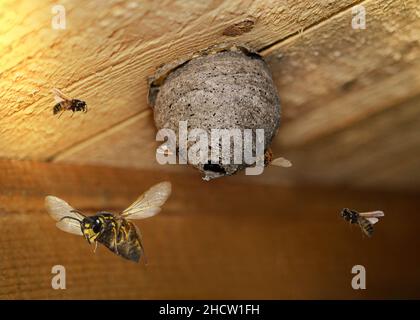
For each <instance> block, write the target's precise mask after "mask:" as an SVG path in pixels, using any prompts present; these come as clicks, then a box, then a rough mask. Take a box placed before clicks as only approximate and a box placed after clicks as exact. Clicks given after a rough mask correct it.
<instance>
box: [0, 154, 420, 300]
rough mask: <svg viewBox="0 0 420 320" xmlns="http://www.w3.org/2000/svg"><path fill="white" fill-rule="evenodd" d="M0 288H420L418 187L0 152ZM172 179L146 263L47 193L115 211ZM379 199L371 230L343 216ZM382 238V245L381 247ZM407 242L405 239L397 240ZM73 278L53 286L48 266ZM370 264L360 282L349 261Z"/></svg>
mask: <svg viewBox="0 0 420 320" xmlns="http://www.w3.org/2000/svg"><path fill="white" fill-rule="evenodd" d="M0 170H1V171H0V172H2V176H1V180H0V231H1V232H0V256H1V257H2V259H1V260H0V297H1V298H6V299H12V298H13V299H15V298H24V299H30V298H40V299H45V298H50V299H54V298H63V299H75V298H77V299H94V298H96V299H108V298H114V299H121V298H127V299H134V298H136V299H137V298H141V299H152V298H156V299H165V298H172V299H176V298H178V299H183V298H189V299H200V298H201V299H206V298H215V299H216V298H220V299H222V298H235V299H241V298H242V299H246V298H266V299H275V298H300V299H305V298H319V299H322V298H346V299H354V298H359V299H360V298H419V297H420V291H419V288H420V276H419V273H418V268H419V266H420V260H419V257H418V255H417V254H416V252H417V248H418V241H419V231H420V230H419V225H420V224H419V221H418V219H419V216H418V214H417V212H416V210H415V208H417V207H418V205H419V200H418V199H419V198H418V195H416V194H413V195H410V194H398V193H378V192H371V193H366V192H360V191H352V190H346V189H325V188H281V187H263V186H258V185H254V186H249V185H243V184H237V183H233V182H232V181H233V180H215V181H211V182H210V183H205V182H201V181H200V180H199V179H196V177H191V176H188V175H185V174H182V175H180V174H171V175H167V174H164V173H162V172H148V171H140V170H138V171H136V170H131V169H117V168H107V167H94V166H74V165H63V164H46V163H34V162H18V161H1V162H0ZM163 179H170V180H171V181H172V183H173V187H174V189H173V195H172V196H171V198H170V199H169V201H168V202H167V205H165V207H164V210H163V211H162V213H161V214H159V215H158V216H156V217H154V218H151V219H147V220H144V221H139V222H138V225H139V227H140V228H141V230H142V232H143V236H144V241H145V247H146V250H147V255H148V260H149V264H148V265H147V266H144V265H137V264H133V263H131V262H127V261H124V260H122V259H121V258H119V257H117V256H115V255H113V254H112V253H110V252H108V251H107V250H106V249H104V248H103V247H99V248H98V251H97V252H96V254H93V253H92V249H91V248H89V247H88V246H87V245H86V242H85V241H84V240H83V239H81V238H78V237H76V236H73V235H69V234H64V233H63V232H62V231H60V230H58V229H56V227H55V226H54V222H53V221H52V220H51V218H50V217H48V215H47V213H46V212H45V210H44V208H43V198H44V196H45V195H46V194H55V195H58V196H60V197H63V198H64V199H66V200H68V201H69V202H70V203H72V204H73V205H74V206H75V207H77V208H78V209H81V210H83V211H85V212H88V213H92V212H95V211H96V210H100V209H108V210H111V211H118V210H120V209H122V208H123V207H124V206H126V205H127V203H129V202H130V201H132V199H133V198H134V197H135V196H136V195H137V194H138V193H139V192H141V191H143V190H144V189H145V188H147V187H148V186H150V185H151V184H153V183H155V182H157V181H160V180H163ZM343 206H350V207H354V208H358V209H361V210H368V209H382V210H384V211H385V212H386V216H385V218H384V219H383V220H382V221H381V222H380V223H379V224H378V225H377V228H376V233H375V235H374V237H373V238H372V239H366V238H363V237H362V235H361V233H360V230H358V229H357V227H356V228H351V227H349V226H347V225H346V223H345V222H344V221H342V220H341V218H340V217H339V216H338V211H339V210H340V208H342V207H343ZM384 248H385V249H386V250H384ZM401 248H404V250H401ZM58 264H59V265H63V266H65V268H66V278H67V289H66V290H53V289H52V288H51V278H52V274H51V268H52V266H53V265H58ZM356 264H362V265H363V266H365V267H366V270H367V290H359V291H356V290H353V289H352V287H351V279H352V276H353V275H352V274H351V268H352V267H353V266H354V265H356Z"/></svg>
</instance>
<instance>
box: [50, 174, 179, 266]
mask: <svg viewBox="0 0 420 320" xmlns="http://www.w3.org/2000/svg"><path fill="white" fill-rule="evenodd" d="M171 189H172V187H171V183H170V182H161V183H158V184H156V185H154V186H153V187H151V188H150V189H149V190H147V191H146V192H145V193H143V194H142V195H141V196H140V197H139V198H137V200H136V201H134V202H133V204H131V206H129V207H128V208H127V209H125V210H124V211H123V212H121V213H119V214H113V213H110V212H105V211H100V212H97V213H96V214H95V215H93V216H86V215H84V214H83V213H82V212H80V211H78V210H76V209H74V208H72V207H71V206H70V205H69V204H68V203H67V202H65V201H64V200H61V199H59V198H57V197H54V196H47V197H46V198H45V207H46V209H47V211H48V213H49V214H50V216H51V217H52V218H53V219H54V220H55V221H57V223H56V226H57V227H58V228H59V229H61V230H63V231H66V232H69V233H72V234H76V235H79V236H84V238H85V239H86V240H87V241H88V243H89V244H91V243H95V251H96V247H97V245H98V242H99V243H101V244H102V245H104V246H105V247H107V248H108V249H109V250H111V251H112V252H114V253H115V254H117V255H119V256H121V257H123V258H125V259H128V260H132V261H134V262H139V261H140V257H141V256H142V255H144V249H143V244H142V240H141V233H140V230H139V229H138V228H137V226H136V225H135V224H134V223H133V222H131V221H130V220H135V219H144V218H149V217H152V216H154V215H156V214H157V213H159V211H160V210H161V206H162V205H163V204H164V203H165V201H166V200H167V199H168V197H169V195H170V194H171Z"/></svg>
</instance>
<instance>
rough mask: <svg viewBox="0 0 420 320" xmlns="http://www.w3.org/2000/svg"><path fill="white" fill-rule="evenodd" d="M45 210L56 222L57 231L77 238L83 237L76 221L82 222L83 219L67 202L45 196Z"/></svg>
mask: <svg viewBox="0 0 420 320" xmlns="http://www.w3.org/2000/svg"><path fill="white" fill-rule="evenodd" d="M45 208H46V209H47V211H48V213H49V214H50V216H51V217H52V218H53V219H54V220H55V221H57V223H56V224H55V225H56V226H57V228H58V229H60V230H63V231H66V232H69V233H72V234H76V235H79V236H81V235H83V233H82V229H81V228H80V222H78V221H82V220H83V218H84V217H83V216H82V215H81V214H80V213H78V212H76V211H75V210H74V209H73V208H72V207H71V206H70V205H69V204H68V203H67V202H65V201H64V200H61V199H60V198H57V197H54V196H47V197H45ZM64 218H65V219H64Z"/></svg>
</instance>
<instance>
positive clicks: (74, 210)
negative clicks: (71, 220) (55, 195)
mask: <svg viewBox="0 0 420 320" xmlns="http://www.w3.org/2000/svg"><path fill="white" fill-rule="evenodd" d="M70 212H75V213H78V214H80V215H81V216H84V217H85V218H86V216H85V215H84V214H83V213H82V212H80V211H79V210H76V209H73V210H70Z"/></svg>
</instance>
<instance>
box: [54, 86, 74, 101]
mask: <svg viewBox="0 0 420 320" xmlns="http://www.w3.org/2000/svg"><path fill="white" fill-rule="evenodd" d="M51 92H52V93H53V95H54V100H55V102H56V103H60V102H63V101H69V100H72V99H71V98H70V97H69V96H67V95H65V94H64V93H63V92H61V91H60V90H59V89H57V88H52V89H51Z"/></svg>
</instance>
